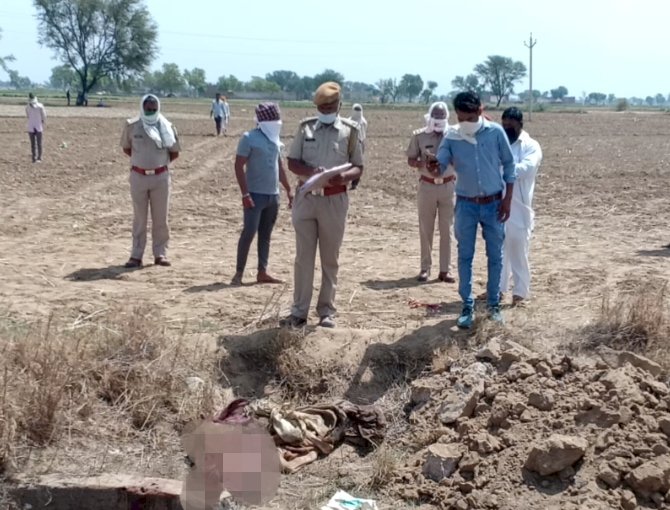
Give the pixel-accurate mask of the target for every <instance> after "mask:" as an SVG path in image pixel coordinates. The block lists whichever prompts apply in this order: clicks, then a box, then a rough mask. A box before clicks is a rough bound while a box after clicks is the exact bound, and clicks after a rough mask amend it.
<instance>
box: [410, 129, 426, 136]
mask: <svg viewBox="0 0 670 510" xmlns="http://www.w3.org/2000/svg"><path fill="white" fill-rule="evenodd" d="M425 132H426V128H419V129H415V130H414V131H412V134H413V135H420V134H421V133H425Z"/></svg>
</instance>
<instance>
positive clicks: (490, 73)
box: [474, 55, 526, 107]
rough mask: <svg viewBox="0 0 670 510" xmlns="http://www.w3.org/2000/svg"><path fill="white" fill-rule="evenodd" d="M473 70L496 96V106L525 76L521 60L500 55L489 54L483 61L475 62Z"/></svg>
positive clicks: (524, 67)
mask: <svg viewBox="0 0 670 510" xmlns="http://www.w3.org/2000/svg"><path fill="white" fill-rule="evenodd" d="M474 71H475V74H477V76H478V77H479V79H480V81H482V82H483V83H484V84H485V85H486V86H487V87H489V88H490V90H491V93H492V94H493V95H494V96H495V97H496V98H497V102H496V107H498V106H500V103H501V101H502V100H503V98H504V97H505V96H507V95H509V94H511V93H512V92H514V84H515V83H516V82H518V81H519V80H521V79H522V78H523V77H524V76H526V66H525V65H524V64H523V62H520V61H516V62H515V61H514V60H512V59H511V58H509V57H503V56H500V55H491V56H489V57H488V58H487V59H486V61H485V62H483V63H481V64H477V65H476V66H475V69H474Z"/></svg>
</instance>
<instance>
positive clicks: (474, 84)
mask: <svg viewBox="0 0 670 510" xmlns="http://www.w3.org/2000/svg"><path fill="white" fill-rule="evenodd" d="M451 86H452V87H454V89H456V90H457V91H458V92H466V91H468V90H470V91H472V92H476V93H477V94H478V95H480V96H481V95H482V94H483V93H484V84H483V83H480V82H479V77H478V76H477V75H476V74H468V75H467V76H456V78H454V79H453V80H451Z"/></svg>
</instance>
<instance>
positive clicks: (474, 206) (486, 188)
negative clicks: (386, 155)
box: [429, 92, 516, 328]
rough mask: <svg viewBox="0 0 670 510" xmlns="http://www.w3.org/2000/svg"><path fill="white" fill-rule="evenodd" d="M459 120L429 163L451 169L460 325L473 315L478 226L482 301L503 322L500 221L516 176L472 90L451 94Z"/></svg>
mask: <svg viewBox="0 0 670 510" xmlns="http://www.w3.org/2000/svg"><path fill="white" fill-rule="evenodd" d="M454 109H455V110H456V115H457V117H458V122H459V123H458V125H457V126H455V127H450V128H449V129H448V130H447V133H446V134H445V136H444V138H443V139H442V143H441V144H440V147H439V149H438V151H437V162H431V164H430V165H429V168H430V169H431V170H433V171H435V175H436V176H443V175H444V174H445V172H447V169H448V168H449V165H453V166H454V170H455V171H456V209H455V219H454V230H455V233H456V240H457V241H458V279H459V286H458V292H459V294H460V296H461V299H462V300H463V309H462V311H461V315H460V316H459V317H458V319H457V321H456V325H457V326H458V327H459V328H470V327H472V324H473V322H474V318H475V310H474V305H475V298H474V296H473V294H472V262H473V259H474V256H475V244H476V241H477V228H478V225H481V226H482V233H483V236H484V241H485V243H486V258H487V261H488V283H487V304H488V312H489V317H490V318H491V319H492V320H493V321H495V322H498V323H502V322H503V316H502V314H501V312H500V277H501V273H502V257H503V254H502V252H503V243H504V240H505V222H506V221H507V220H508V219H509V215H510V209H511V206H512V192H513V189H514V181H515V180H516V169H515V166H514V156H513V155H512V149H511V147H510V144H509V140H508V139H507V135H506V134H505V131H504V130H503V128H502V126H500V125H499V124H496V123H494V122H491V121H489V120H487V119H485V118H483V116H482V110H483V107H482V102H481V100H480V98H479V96H478V95H477V94H476V93H474V92H461V93H459V94H457V95H456V97H455V98H454Z"/></svg>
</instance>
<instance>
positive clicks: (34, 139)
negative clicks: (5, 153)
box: [26, 92, 47, 163]
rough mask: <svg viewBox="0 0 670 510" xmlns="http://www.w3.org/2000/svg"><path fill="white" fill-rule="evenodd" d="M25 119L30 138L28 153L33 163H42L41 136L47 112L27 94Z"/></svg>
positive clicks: (33, 96)
mask: <svg viewBox="0 0 670 510" xmlns="http://www.w3.org/2000/svg"><path fill="white" fill-rule="evenodd" d="M26 117H28V136H29V137H30V151H31V154H32V158H33V163H41V162H42V134H43V133H44V128H45V127H46V120H47V112H46V109H45V108H44V105H43V104H42V103H40V102H39V101H38V100H37V98H36V97H35V94H33V93H32V92H31V93H29V94H28V104H27V105H26Z"/></svg>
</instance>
